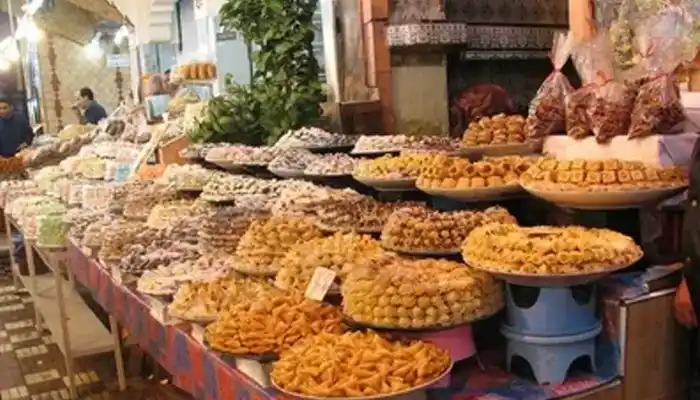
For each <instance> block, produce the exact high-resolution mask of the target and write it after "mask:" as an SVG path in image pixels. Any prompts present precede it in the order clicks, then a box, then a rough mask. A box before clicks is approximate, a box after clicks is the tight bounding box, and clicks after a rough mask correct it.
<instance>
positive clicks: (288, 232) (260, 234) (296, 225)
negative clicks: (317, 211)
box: [232, 217, 322, 275]
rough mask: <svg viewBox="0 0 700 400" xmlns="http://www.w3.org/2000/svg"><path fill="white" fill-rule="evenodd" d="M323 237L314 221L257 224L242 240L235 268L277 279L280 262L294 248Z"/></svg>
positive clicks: (271, 220) (293, 219)
mask: <svg viewBox="0 0 700 400" xmlns="http://www.w3.org/2000/svg"><path fill="white" fill-rule="evenodd" d="M321 236H322V233H321V231H320V230H319V229H318V228H317V227H316V225H315V223H314V220H313V219H310V218H299V217H271V218H269V219H266V220H256V221H253V222H252V223H251V224H250V227H249V228H248V230H247V231H246V233H245V234H244V235H243V237H241V240H240V242H239V243H238V247H237V249H236V254H235V255H234V256H233V261H232V264H233V267H234V269H235V270H236V271H239V272H241V273H245V274H250V275H275V274H276V273H277V271H278V270H279V267H280V266H279V264H278V261H279V260H280V259H281V258H283V257H284V256H285V255H286V254H287V251H289V250H290V249H291V248H292V247H293V246H294V245H296V244H298V243H302V242H305V241H308V240H311V239H314V238H318V237H321Z"/></svg>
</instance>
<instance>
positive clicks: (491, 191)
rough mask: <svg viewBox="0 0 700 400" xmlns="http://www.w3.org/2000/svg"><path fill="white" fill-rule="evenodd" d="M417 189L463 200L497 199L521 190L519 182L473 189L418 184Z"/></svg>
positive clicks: (434, 194)
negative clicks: (441, 187) (431, 186)
mask: <svg viewBox="0 0 700 400" xmlns="http://www.w3.org/2000/svg"><path fill="white" fill-rule="evenodd" d="M418 190H420V191H422V192H425V193H427V194H429V195H431V196H439V197H445V198H448V199H452V200H458V201H465V202H472V201H474V202H475V201H489V200H499V199H502V198H504V197H508V196H512V195H515V194H518V193H521V192H522V188H521V187H520V185H519V184H513V185H505V186H497V187H485V188H473V189H438V188H424V187H420V186H419V187H418Z"/></svg>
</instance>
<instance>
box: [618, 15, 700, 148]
mask: <svg viewBox="0 0 700 400" xmlns="http://www.w3.org/2000/svg"><path fill="white" fill-rule="evenodd" d="M690 28H691V26H690V24H689V22H688V20H687V19H686V18H684V17H683V15H682V14H681V13H679V12H678V11H677V10H667V11H664V12H662V13H659V14H656V15H654V16H652V17H650V18H648V19H646V20H644V21H642V23H641V24H640V25H638V27H637V29H636V30H635V38H636V44H637V47H638V50H639V53H640V54H641V55H642V59H641V61H640V63H639V64H638V65H637V66H636V68H634V69H633V70H632V71H631V72H630V73H629V76H628V80H631V81H634V82H637V83H638V84H639V91H638V92H637V97H636V99H635V101H634V106H633V107H632V115H631V121H630V127H629V131H628V133H629V135H628V136H629V138H639V137H645V136H650V135H655V134H660V133H671V132H672V131H673V129H674V127H676V126H678V125H679V124H681V123H683V121H685V112H684V110H683V105H682V104H681V98H680V91H679V88H678V85H677V83H676V80H675V78H674V74H673V72H674V71H675V69H676V68H677V67H678V65H679V64H681V63H682V62H684V61H687V60H690V59H692V58H693V57H694V55H695V54H694V53H695V51H694V50H695V46H690V45H689V40H690V37H692V35H690Z"/></svg>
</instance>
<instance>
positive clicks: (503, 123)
mask: <svg viewBox="0 0 700 400" xmlns="http://www.w3.org/2000/svg"><path fill="white" fill-rule="evenodd" d="M526 137H527V135H526V134H525V118H524V117H522V116H520V115H508V116H506V115H505V114H498V115H494V116H492V117H483V118H480V119H479V120H478V121H474V122H471V123H470V124H469V126H468V127H467V130H466V131H464V136H463V137H462V142H463V143H464V145H465V146H466V147H476V146H489V145H504V144H518V143H524V142H525V139H526Z"/></svg>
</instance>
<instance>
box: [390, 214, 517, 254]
mask: <svg viewBox="0 0 700 400" xmlns="http://www.w3.org/2000/svg"><path fill="white" fill-rule="evenodd" d="M491 222H502V223H516V222H517V221H516V220H515V218H514V217H513V216H511V215H510V214H509V213H508V211H507V210H506V209H504V208H501V207H490V208H488V209H486V210H485V211H483V212H481V211H450V212H440V211H434V210H430V209H428V208H424V207H406V208H401V209H398V210H396V211H395V212H394V213H393V214H392V215H391V217H389V220H388V221H387V223H386V225H385V226H384V230H383V231H382V236H381V241H382V246H384V248H386V249H388V250H393V251H398V252H405V253H422V252H425V253H430V252H435V253H441V252H446V253H449V252H453V253H459V248H460V246H461V245H462V242H463V241H464V239H466V237H467V235H469V232H471V230H472V229H474V228H476V227H477V226H481V225H483V224H487V223H491Z"/></svg>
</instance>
